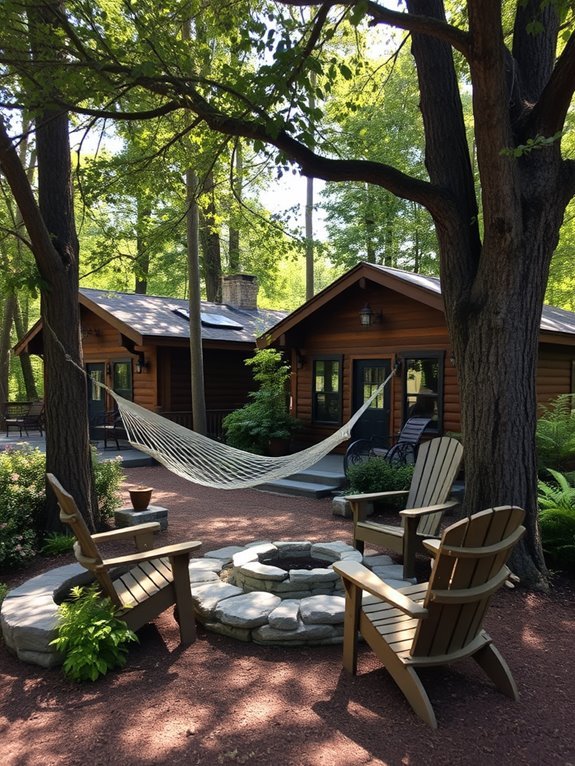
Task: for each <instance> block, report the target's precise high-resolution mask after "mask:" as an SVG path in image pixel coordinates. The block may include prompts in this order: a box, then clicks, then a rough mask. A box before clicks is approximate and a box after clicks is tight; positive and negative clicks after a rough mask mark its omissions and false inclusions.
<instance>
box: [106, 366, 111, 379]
mask: <svg viewBox="0 0 575 766" xmlns="http://www.w3.org/2000/svg"><path fill="white" fill-rule="evenodd" d="M106 375H107V376H108V377H109V378H111V377H112V365H111V364H110V362H108V364H107V365H106Z"/></svg>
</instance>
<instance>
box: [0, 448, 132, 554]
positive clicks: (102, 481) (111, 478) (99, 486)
mask: <svg viewBox="0 0 575 766" xmlns="http://www.w3.org/2000/svg"><path fill="white" fill-rule="evenodd" d="M92 465H93V469H94V481H95V487H96V494H97V496H98V505H99V508H100V513H101V515H102V517H103V518H108V517H110V516H112V515H113V513H114V511H115V510H116V508H118V507H119V506H120V503H121V498H120V492H119V490H120V484H121V483H122V479H123V471H122V467H121V464H120V463H119V462H118V461H115V460H111V461H107V462H99V461H98V459H97V453H96V451H95V450H93V452H92ZM45 482H46V456H45V455H44V453H43V452H40V450H38V449H30V448H24V449H6V450H3V451H2V452H0V567H18V566H20V565H22V564H23V563H24V562H26V561H28V560H30V559H32V558H33V557H34V556H35V555H36V553H37V548H38V544H39V539H38V529H39V527H40V519H41V517H42V514H43V512H44V508H45V505H46V492H45V488H46V484H45Z"/></svg>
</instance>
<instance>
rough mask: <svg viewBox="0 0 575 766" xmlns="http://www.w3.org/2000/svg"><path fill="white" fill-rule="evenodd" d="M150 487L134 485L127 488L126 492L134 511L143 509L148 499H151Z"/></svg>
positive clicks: (146, 505)
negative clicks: (131, 487)
mask: <svg viewBox="0 0 575 766" xmlns="http://www.w3.org/2000/svg"><path fill="white" fill-rule="evenodd" d="M153 491H154V490H153V488H152V487H143V486H139V487H134V488H133V489H129V490H128V492H129V494H130V501H131V503H132V508H133V509H134V510H135V511H145V510H146V508H147V507H148V506H149V505H150V500H151V499H152V492H153Z"/></svg>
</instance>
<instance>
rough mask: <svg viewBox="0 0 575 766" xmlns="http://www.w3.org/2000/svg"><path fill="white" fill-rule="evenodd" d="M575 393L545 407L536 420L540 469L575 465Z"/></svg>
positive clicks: (560, 468)
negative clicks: (573, 408) (574, 406)
mask: <svg viewBox="0 0 575 766" xmlns="http://www.w3.org/2000/svg"><path fill="white" fill-rule="evenodd" d="M573 396H574V395H573V394H563V395H561V396H558V397H557V398H556V399H554V400H553V401H552V402H551V404H550V405H549V407H545V408H543V410H542V413H541V417H540V418H539V420H538V421H537V456H538V463H539V471H540V472H545V471H547V470H548V469H549V468H552V469H555V470H556V471H562V472H564V471H567V470H569V469H571V470H573V469H574V468H575V410H572V407H573V405H574V401H573Z"/></svg>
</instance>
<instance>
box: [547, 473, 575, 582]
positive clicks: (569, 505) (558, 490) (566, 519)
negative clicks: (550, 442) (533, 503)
mask: <svg viewBox="0 0 575 766" xmlns="http://www.w3.org/2000/svg"><path fill="white" fill-rule="evenodd" d="M549 473H550V474H551V475H552V477H553V479H554V480H555V483H554V484H551V483H549V482H543V481H540V482H539V498H538V500H539V527H540V529H541V543H542V546H543V552H544V553H545V556H546V559H547V563H548V564H549V566H552V567H557V568H558V569H566V570H575V487H573V486H571V485H570V484H569V481H568V480H567V478H566V477H565V476H563V475H562V474H560V473H559V472H558V471H553V470H552V469H551V470H550V471H549Z"/></svg>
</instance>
